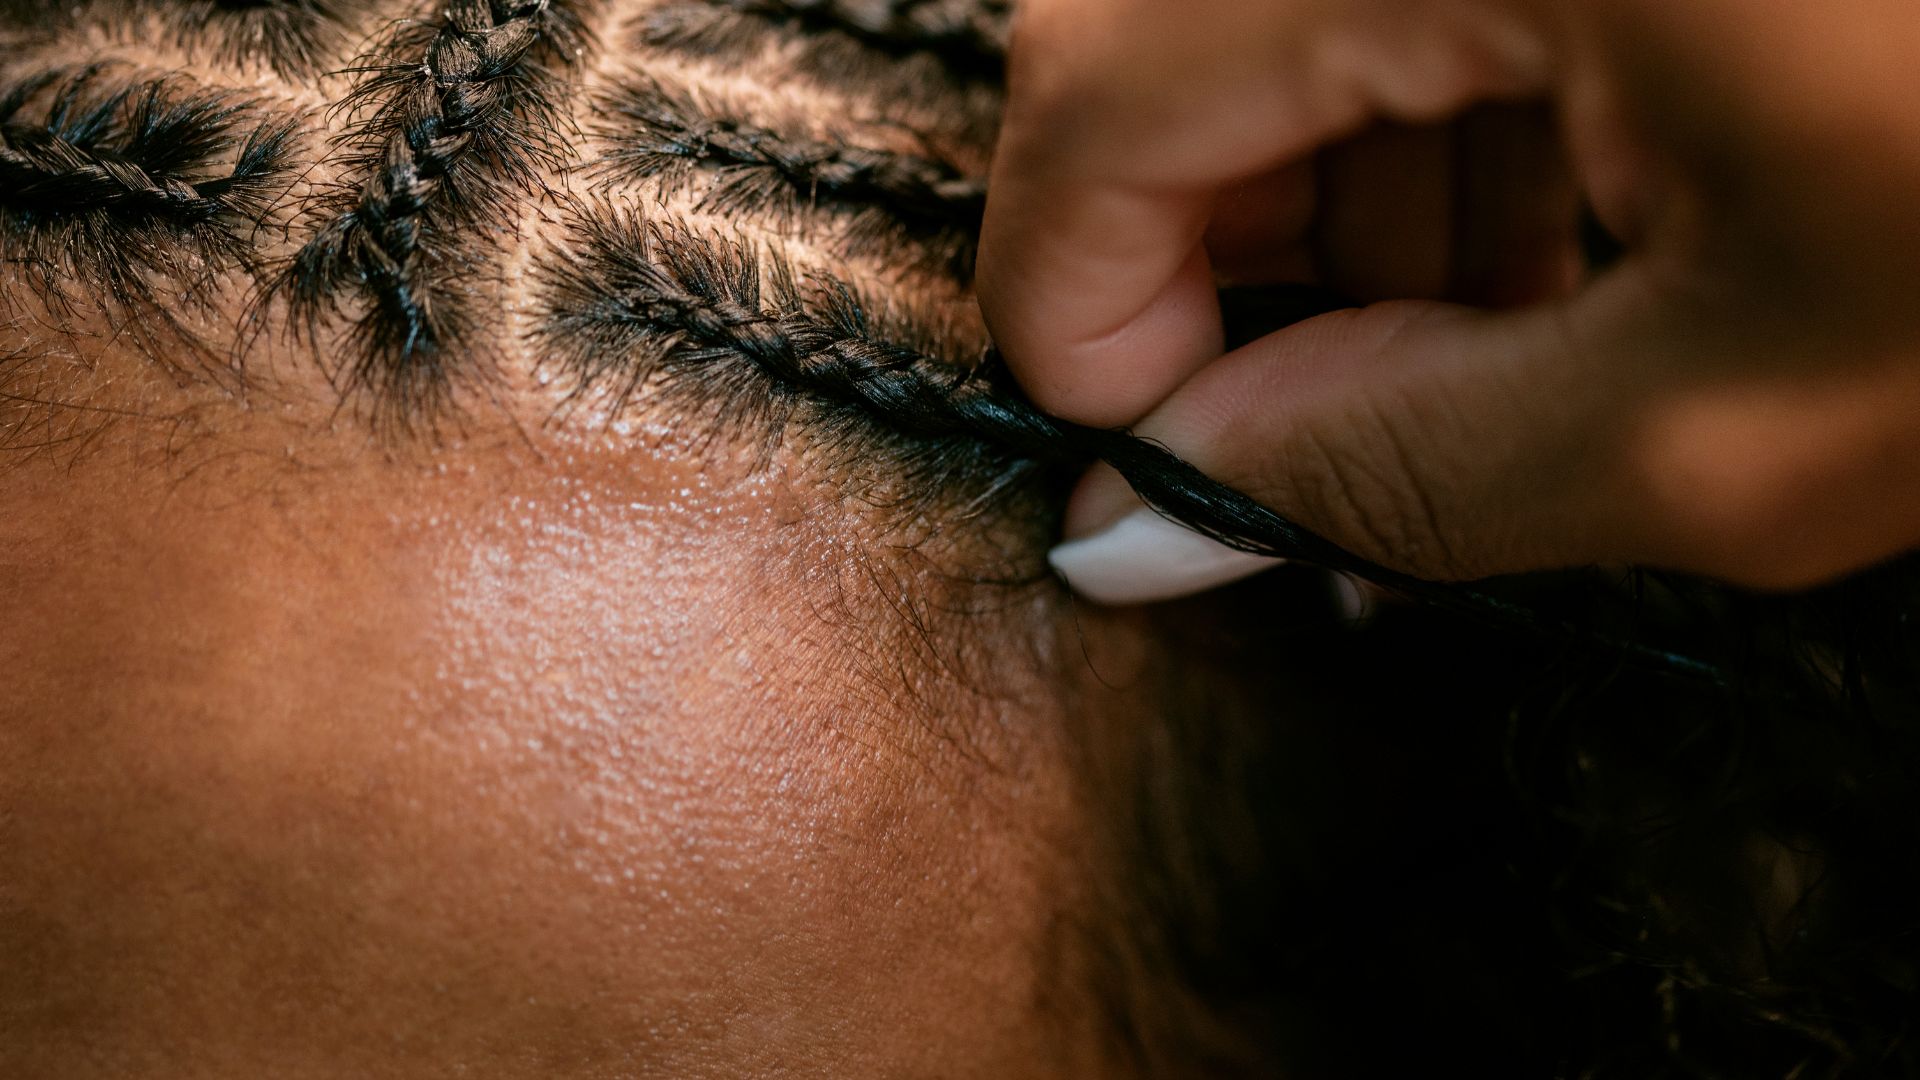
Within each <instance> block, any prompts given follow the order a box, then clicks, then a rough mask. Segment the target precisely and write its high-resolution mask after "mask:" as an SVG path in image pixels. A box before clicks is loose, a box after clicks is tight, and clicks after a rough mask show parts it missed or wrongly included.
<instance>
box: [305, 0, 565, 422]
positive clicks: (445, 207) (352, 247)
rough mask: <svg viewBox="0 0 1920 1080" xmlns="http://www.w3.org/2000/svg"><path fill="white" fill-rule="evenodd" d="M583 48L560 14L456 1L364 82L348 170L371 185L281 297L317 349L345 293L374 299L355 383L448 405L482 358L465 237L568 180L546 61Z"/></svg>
mask: <svg viewBox="0 0 1920 1080" xmlns="http://www.w3.org/2000/svg"><path fill="white" fill-rule="evenodd" d="M582 37H583V32H582V31H581V29H580V27H579V24H578V22H577V20H576V19H575V18H574V17H573V15H572V14H571V12H570V11H568V10H566V9H564V8H563V7H562V6H561V0H454V2H453V3H452V4H451V5H450V6H449V7H448V8H447V10H446V12H445V14H444V17H443V18H441V19H440V20H439V21H438V22H437V23H428V24H423V25H419V26H411V27H406V28H403V29H402V30H401V31H399V32H398V33H397V34H396V35H395V37H394V40H393V41H392V42H391V44H390V46H389V48H388V50H387V52H388V54H389V55H391V56H394V57H396V59H394V60H393V61H391V62H389V63H386V64H382V65H378V66H372V67H367V68H363V69H361V71H362V74H363V75H364V76H365V78H364V79H363V81H362V82H361V84H360V85H359V86H358V87H356V88H355V90H354V92H353V94H352V95H351V96H350V97H349V99H348V102H347V104H348V105H349V106H350V107H351V106H360V105H366V106H371V107H372V108H373V109H374V115H373V119H372V122H371V124H370V125H369V127H368V131H367V133H366V135H365V136H364V137H363V138H362V139H361V140H359V141H358V143H357V144H356V149H355V151H354V152H353V154H352V155H350V157H349V165H350V166H353V167H354V171H357V172H359V173H361V174H363V175H364V177H365V179H364V180H363V182H362V184H361V186H360V188H359V190H358V191H357V192H353V193H351V194H348V195H344V196H342V197H340V198H336V199H333V200H330V201H329V202H328V203H327V204H326V205H325V206H324V207H323V210H325V211H328V212H330V215H331V216H330V219H329V220H327V221H326V222H325V223H324V224H323V225H322V226H321V227H320V229H319V232H318V234H317V235H316V236H315V237H314V238H313V239H312V240H311V241H309V242H308V243H307V244H306V245H305V246H304V247H303V248H302V249H301V250H300V251H299V253H298V254H296V255H295V256H294V258H293V260H292V262H291V263H290V265H289V266H288V267H287V269H286V272H285V274H284V276H283V280H282V282H281V286H282V287H283V288H284V289H285V291H286V293H287V295H288V297H289V299H290V301H291V303H292V306H293V310H294V314H295V317H296V323H304V326H305V330H306V331H307V332H308V333H309V335H311V333H312V330H313V324H314V322H315V320H316V319H317V318H318V317H319V315H320V314H321V313H323V312H325V311H327V310H329V309H331V308H332V307H333V306H334V305H337V304H338V303H339V302H340V300H341V294H342V293H343V292H347V291H353V292H358V293H359V294H360V296H361V299H362V300H363V301H364V302H365V305H366V306H365V309H364V310H363V312H362V313H361V315H360V317H359V319H358V321H357V323H356V325H355V327H354V330H355V334H356V337H357V339H358V340H357V342H356V344H357V345H358V349H357V353H358V355H357V358H356V359H355V360H354V361H353V362H352V366H351V368H350V370H349V372H348V377H349V381H350V382H352V383H356V384H361V385H369V386H371V387H372V388H374V389H375V390H376V391H379V392H381V393H380V396H381V397H382V398H383V399H385V400H386V401H387V402H388V403H389V404H390V405H393V406H398V405H400V404H401V403H404V402H407V401H413V400H418V399H419V398H420V397H421V396H422V395H426V396H429V397H431V396H434V395H438V394H441V393H444V392H445V384H446V379H447V376H448V374H449V369H448V367H447V366H446V364H445V361H444V357H443V354H444V353H445V352H446V351H447V349H448V348H449V347H451V346H455V345H468V346H471V345H474V344H477V342H476V341H474V340H473V338H472V335H471V334H469V332H468V329H469V328H468V325H467V322H468V320H469V319H470V318H471V317H472V310H471V309H472V306H473V305H472V304H471V302H470V301H469V299H468V298H469V296H470V294H471V292H472V290H473V285H472V281H473V278H474V275H475V271H476V270H477V269H478V267H479V265H480V263H479V260H478V259H477V258H475V257H474V256H473V254H472V252H471V251H469V250H467V249H466V248H465V247H464V246H463V245H462V244H461V242H460V238H459V237H456V236H454V235H452V233H453V230H454V229H456V228H458V227H460V226H463V225H467V226H470V225H472V224H474V223H476V222H477V221H478V219H479V218H480V216H481V214H482V212H483V211H485V210H487V209H489V208H495V209H497V208H498V207H499V206H500V204H501V203H502V202H504V201H505V198H506V192H507V190H508V189H510V188H521V189H528V188H532V187H535V186H537V185H538V184H539V182H540V181H539V177H540V175H541V173H542V172H543V171H548V170H552V169H555V168H557V167H558V164H559V159H560V154H559V152H558V150H557V148H556V147H555V146H554V144H553V141H552V139H553V136H552V134H551V133H552V132H554V131H556V130H557V129H558V124H557V116H556V113H555V105H554V102H553V98H552V96H551V88H550V86H549V83H550V81H551V79H550V76H549V75H548V74H547V72H546V71H545V70H544V69H543V68H542V67H541V66H540V62H541V60H542V59H545V58H552V59H556V60H561V61H565V60H568V59H570V58H571V57H572V56H573V55H574V54H575V52H576V50H577V46H578V45H579V44H580V42H581V39H582ZM399 57H418V59H417V60H408V61H403V60H400V59H398V58H399ZM456 282H464V284H456Z"/></svg>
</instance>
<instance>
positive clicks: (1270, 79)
mask: <svg viewBox="0 0 1920 1080" xmlns="http://www.w3.org/2000/svg"><path fill="white" fill-rule="evenodd" d="M1495 6H1497V5H1494V4H1492V3H1491V0H1489V3H1488V4H1487V5H1486V6H1485V7H1484V8H1483V7H1482V6H1479V5H1458V4H1420V5H1415V6H1412V7H1405V6H1402V5H1392V8H1393V10H1392V11H1391V12H1389V11H1386V10H1385V8H1384V7H1383V6H1379V5H1359V6H1348V5H1333V6H1329V5H1318V4H1305V3H1299V2H1275V3H1262V4H1249V3H1244V2H1238V0H1196V2H1194V3H1183V4H1177V5H1176V4H1167V3H1164V2H1159V0H1034V2H1033V3H1030V4H1029V5H1027V6H1026V7H1025V8H1024V9H1023V12H1022V15H1021V17H1020V23H1019V26H1018V27H1017V29H1016V34H1015V46H1014V52H1013V58H1012V67H1011V72H1010V96H1009V102H1008V109H1007V119H1006V125H1005V127H1004V129H1003V132H1002V137H1001V142H1000V146H999V148H998V150H997V152H996V154H995V161H994V166H993V176H992V185H991V187H990V191H991V195H990V198H989V200H988V206H987V214H986V220H985V223H984V226H983V235H982V240H981V250H980V265H979V269H980V274H979V289H980V298H981V303H982V306H983V309H984V310H985V311H986V314H987V318H988V321H989V324H990V326H991V327H992V329H993V331H994V334H995V337H996V339H997V340H998V341H999V342H1000V344H1001V346H1002V349H1003V350H1004V351H1005V352H1006V354H1007V356H1008V359H1009V361H1010V362H1011V363H1012V365H1013V367H1014V369H1015V372H1016V374H1018V375H1019V376H1020V377H1021V378H1022V381H1023V382H1024V383H1026V384H1027V386H1028V389H1029V391H1030V392H1031V393H1032V394H1033V395H1034V396H1035V397H1036V399H1037V400H1038V401H1039V402H1040V403H1041V404H1042V405H1044V406H1046V407H1048V408H1050V409H1052V410H1054V411H1056V412H1059V413H1061V414H1063V415H1066V416H1068V417H1071V418H1074V419H1078V420H1081V421H1083V422H1088V423H1100V424H1111V423H1119V422H1125V421H1127V420H1129V419H1132V418H1133V417H1135V416H1138V415H1139V414H1140V413H1142V412H1144V411H1145V410H1146V409H1147V408H1149V407H1150V406H1151V405H1152V404H1153V402H1154V401H1156V400H1158V399H1159V397H1161V396H1162V395H1164V394H1165V393H1166V392H1168V391H1169V390H1171V389H1172V387H1174V386H1176V385H1178V384H1179V383H1180V382H1181V381H1182V380H1183V379H1184V378H1185V377H1186V376H1187V375H1189V374H1190V373H1191V372H1193V371H1194V370H1196V369H1197V368H1198V367H1199V366H1200V365H1202V364H1204V363H1206V362H1207V361H1208V360H1210V359H1211V358H1212V356H1213V355H1214V354H1215V353H1217V350H1218V348H1219V344H1218V342H1219V332H1218V320H1217V313H1216V312H1215V311H1214V309H1213V307H1212V305H1211V303H1210V299H1209V297H1208V295H1207V293H1208V289H1209V287H1210V285H1211V280H1210V266H1209V264H1208V262H1207V259H1206V255H1205V252H1204V248H1203V245H1202V239H1203V235H1204V233H1205V229H1206V224H1207V221H1208V220H1209V218H1210V216H1211V213H1212V209H1213V205H1214V201H1215V196H1216V195H1217V194H1218V192H1219V191H1220V190H1221V189H1222V188H1223V187H1225V186H1227V185H1230V184H1232V183H1235V182H1236V181H1239V180H1243V179H1245V178H1247V177H1251V176H1255V175H1258V174H1260V173H1262V172H1265V171H1269V170H1271V169H1273V168H1275V167H1277V166H1279V165H1281V164H1284V163H1285V162H1288V161H1292V160H1299V159H1303V158H1305V157H1306V156H1307V155H1308V154H1309V153H1310V152H1311V151H1312V150H1313V149H1315V148H1316V147H1318V146H1319V145H1322V144H1324V143H1326V142H1328V141H1331V140H1333V139H1335V138H1337V137H1339V136H1341V135H1343V134H1345V133H1346V132H1349V131H1351V130H1354V129H1356V128H1357V127H1358V126H1360V125H1361V124H1362V123H1363V122H1365V121H1366V120H1367V119H1369V118H1370V117H1374V116H1378V115H1387V116H1408V117H1420V118H1424V117H1433V116H1440V115H1444V114H1446V113H1448V112H1450V111H1452V110H1454V109H1457V108H1458V107H1459V106H1460V105H1461V104H1462V103H1463V102H1465V101H1469V100H1473V99H1475V98H1477V97H1480V96H1485V95H1487V94H1490V93H1510V92H1513V91H1514V89H1515V88H1516V87H1517V86H1522V85H1533V84H1534V83H1537V81H1538V77H1539V72H1540V70H1542V69H1543V66H1544V65H1543V64H1541V63H1540V57H1539V56H1538V55H1535V54H1534V53H1531V52H1528V47H1530V46H1531V44H1532V43H1531V42H1530V41H1529V42H1526V43H1525V45H1524V46H1521V47H1516V46H1515V41H1516V40H1517V39H1516V36H1515V35H1514V34H1513V33H1510V32H1509V31H1511V30H1512V26H1511V25H1510V23H1509V22H1501V21H1499V20H1497V19H1495V20H1489V19H1488V18H1484V17H1482V16H1483V15H1484V14H1485V12H1486V11H1488V10H1492V9H1493V8H1494V7H1495ZM1463 13H1467V14H1463ZM1469 15H1471V17H1469Z"/></svg>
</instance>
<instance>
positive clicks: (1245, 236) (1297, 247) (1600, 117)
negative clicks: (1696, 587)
mask: <svg viewBox="0 0 1920 1080" xmlns="http://www.w3.org/2000/svg"><path fill="white" fill-rule="evenodd" d="M1916 56H1920V20H1916V19H1915V18H1914V16H1913V11H1912V8H1911V6H1910V5H1908V4H1904V3H1900V2H1898V0H1848V2H1845V3H1839V4H1820V5H1791V4H1760V5H1756V4H1751V3H1740V2H1735V0H1689V2H1686V3H1653V2H1632V3H1617V2H1612V0H1601V2H1594V3H1545V2H1536V0H1430V2H1429V0H1422V2H1419V3H1383V2H1382V3H1376V2H1355V3H1335V4H1321V3H1311V2H1306V0H1282V2H1265V0H1261V2H1253V0H1204V2H1201V3H1197V4H1195V3H1182V4H1166V3H1158V2H1155V0H1031V2H1029V3H1026V4H1025V5H1024V6H1023V9H1022V12H1021V15H1020V18H1019V22H1018V25H1017V27H1016V32H1015V45H1014V49H1013V61H1012V75H1011V98H1010V104H1009V111H1008V122H1007V126H1006V129H1005V131H1004V134H1003V137H1002V142H1001V146H1000V151H999V154H998V156H997V158H996V162H995V168H994V182H993V186H992V198H991V200H990V202H989V205H988V209H987V220H986V232H985V237H984V239H983V242H982V250H981V266H980V289H981V295H982V302H983V306H984V307H985V309H986V311H987V314H988V318H989V322H990V323H991V325H992V326H993V328H994V331H995V333H996V336H997V337H998V339H999V340H1000V342H1001V344H1002V345H1003V346H1004V347H1005V350H1006V352H1007V354H1008V356H1009V358H1010V360H1011V361H1012V362H1013V363H1014V365H1015V367H1016V368H1017V369H1018V371H1019V373H1020V374H1021V376H1022V378H1023V380H1024V382H1025V384H1026V385H1027V387H1028V389H1029V390H1030V391H1031V392H1032V393H1033V394H1034V396H1035V397H1036V398H1037V399H1038V400H1039V401H1040V402H1041V403H1042V404H1044V405H1046V406H1048V407H1049V408H1052V409H1054V410H1056V411H1058V412H1060V413H1062V414H1064V415H1067V416H1070V417H1073V418H1076V419H1080V420H1084V421H1088V422H1093V423H1101V424H1123V423H1124V424H1135V425H1137V427H1138V429H1139V430H1140V431H1141V432H1142V433H1144V434H1148V435H1151V436H1153V437H1155V438H1158V439H1161V440H1163V441H1165V442H1166V443H1167V444H1168V445H1169V446H1171V447H1172V448H1173V449H1175V450H1176V451H1179V452H1180V453H1182V454H1183V455H1185V456H1186V457H1188V458H1189V459H1190V460H1192V461H1194V462H1195V463H1197V464H1199V465H1201V466H1203V467H1205V468H1207V469H1208V470H1210V471H1211V472H1213V473H1214V474H1216V475H1217V476H1219V477H1221V478H1223V479H1225V480H1228V481H1231V482H1233V483H1235V484H1236V485H1238V486H1240V487H1242V488H1244V489H1245V490H1247V491H1248V492H1250V493H1251V494H1253V495H1255V496H1256V497H1258V498H1260V499H1262V500H1263V501H1264V502H1266V503H1267V504H1269V505H1271V506H1273V507H1275V508H1278V509H1280V510H1283V511H1285V512H1287V513H1289V514H1292V515H1295V516H1297V517H1298V518H1300V519H1301V520H1302V521H1303V522H1304V523H1305V524H1307V525H1309V526H1311V527H1314V528H1316V529H1318V530H1320V531H1322V532H1324V533H1325V534H1327V535H1329V536H1330V537H1332V538H1333V539H1335V540H1337V541H1340V542H1343V543H1345V544H1347V545H1348V546H1350V547H1352V548H1353V549H1355V550H1357V551H1359V552H1361V553H1363V554H1365V555H1368V556H1371V557H1373V558H1375V559H1377V560H1379V561H1381V562H1383V563H1386V564H1388V565H1391V566H1394V567H1397V568H1401V569H1405V570H1409V571H1412V572H1415V573H1418V574H1424V575H1430V576H1435V577H1474V576H1480V575H1485V574H1492V573H1500V572H1508V571H1521V570H1532V569H1542V568H1548V567H1557V566H1565V565H1569V564H1579V563H1587V562H1618V561H1629V562H1642V563H1651V564H1656V565H1661V566H1666V567H1671V568H1679V569H1684V570H1691V571H1697V572H1701V573H1705V574H1709V575H1714V576H1718V577H1721V578H1725V579H1728V580H1731V581H1735V582H1739V583H1743V584H1749V585H1756V586H1764V587H1792V586H1802V585H1808V584H1811V583H1815V582H1818V581H1822V580H1825V579H1828V578H1830V577H1833V576H1835V575H1838V574H1842V573H1845V572H1847V571H1850V570H1854V569H1857V568H1859V567H1861V566H1863V565H1864V564H1867V563H1869V562H1872V561H1874V560H1877V559H1880V558H1882V557H1885V556H1888V555H1890V554H1893V553H1895V552H1898V551H1902V550H1905V549H1906V548H1908V547H1910V546H1911V545H1912V544H1913V543H1914V541H1915V539H1916V538H1920V498H1916V495H1920V464H1916V463H1920V425H1916V424H1915V423H1914V422H1913V419H1912V418H1913V416H1914V410H1915V408H1916V406H1917V405H1920V374H1916V371H1920V365H1917V364H1916V362H1915V361H1916V360H1920V315H1916V313H1920V306H1917V305H1915V304H1914V303H1913V299H1912V282H1913V281H1914V280H1916V271H1920V244H1917V243H1915V241H1914V238H1915V236H1916V235H1920V199H1917V198H1916V197H1915V195H1914V193H1915V192H1916V191H1920V113H1916V111H1915V109H1914V107H1913V103H1914V102H1915V101H1916V100H1920V76H1917V75H1916V72H1920V66H1917V65H1916V64H1915V63H1914V59H1915V57H1916ZM1582 192H1584V193H1585V194H1586V195H1587V197H1589V198H1590V199H1591V201H1592V204H1593V206H1594V207H1595V209H1596V211H1597V212H1598V214H1599V215H1600V217H1601V219H1602V220H1603V221H1604V222H1605V223H1606V224H1607V225H1608V227H1609V228H1610V229H1611V230H1612V231H1613V232H1614V233H1615V234H1616V235H1618V236H1619V237H1620V238H1621V240H1623V241H1624V243H1625V245H1626V248H1627V255H1626V257H1625V259H1624V260H1623V261H1622V262H1621V263H1620V264H1619V265H1618V266H1617V267H1615V268H1613V269H1612V270H1610V271H1609V272H1607V273H1605V274H1603V275H1601V276H1599V277H1598V278H1596V279H1594V280H1592V281H1583V280H1581V277H1580V275H1579V273H1578V271H1577V269H1576V263H1575V259H1574V244H1573V241H1574V237H1573V232H1572V228H1571V226H1572V223H1573V222H1574V220H1575V208H1576V205H1577V199H1578V198H1579V196H1580V194H1581V193H1582ZM1216 275H1219V276H1224V277H1228V278H1235V279H1239V280H1245V281H1287V280H1296V281H1297V280H1303V279H1307V280H1316V281H1319V282H1322V283H1325V284H1330V285H1333V286H1335V287H1338V288H1340V289H1342V290H1344V291H1346V292H1347V293H1349V294H1350V295H1353V296H1355V297H1356V298H1357V299H1359V300H1362V301H1369V302H1372V306H1369V307H1366V308H1364V309H1362V310H1359V311H1357V312H1352V313H1344V314H1338V315H1334V316H1329V317H1327V318H1325V319H1321V320H1316V321H1313V322H1310V323H1308V324H1305V325H1302V326H1300V327H1297V328H1293V329H1289V330H1285V331H1282V332H1281V333H1279V334H1276V335H1274V336H1272V337H1270V338H1267V339H1265V340H1262V341H1260V342H1257V343H1255V344H1253V345H1250V346H1248V347H1247V348H1244V349H1241V350H1239V351H1238V352H1236V353H1234V354H1232V355H1229V356H1225V357H1223V356H1222V355H1221V353H1222V348H1221V341H1220V332H1219V320H1218V314H1217V311H1216V309H1215V306H1214V301H1213V291H1212V287H1213V283H1214V280H1215V276H1216ZM1130 505H1132V504H1130V502H1129V496H1128V495H1127V493H1126V492H1125V490H1124V485H1122V484H1120V483H1119V482H1118V481H1117V479H1116V478H1115V477H1113V476H1112V475H1111V474H1108V473H1099V474H1096V475H1095V476H1094V477H1093V478H1091V479H1090V480H1089V481H1088V484H1087V486H1086V487H1085V488H1084V489H1083V491H1082V492H1081V495H1080V497H1079V500H1078V505H1077V508H1076V512H1075V521H1074V523H1073V525H1072V530H1073V531H1077V532H1087V531H1092V530H1095V529H1097V528H1098V527H1099V526H1101V525H1102V524H1103V523H1105V522H1106V521H1109V520H1111V519H1113V518H1114V517H1116V516H1118V515H1120V514H1123V513H1125V512H1126V510H1127V509H1128V508H1129V506H1130Z"/></svg>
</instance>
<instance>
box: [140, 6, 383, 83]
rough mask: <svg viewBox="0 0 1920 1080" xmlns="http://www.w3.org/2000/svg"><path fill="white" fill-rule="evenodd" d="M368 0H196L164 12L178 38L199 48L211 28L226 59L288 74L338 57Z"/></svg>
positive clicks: (303, 73) (308, 71)
mask: <svg viewBox="0 0 1920 1080" xmlns="http://www.w3.org/2000/svg"><path fill="white" fill-rule="evenodd" d="M364 6H365V4H364V2H363V0H190V2H188V3H184V4H182V3H177V2H176V3H169V4H165V5H164V8H163V17H164V18H165V19H166V20H167V22H168V23H169V24H170V25H171V26H172V27H173V31H172V37H173V41H174V43H175V44H177V45H179V46H181V47H183V48H187V49H194V48H197V47H199V46H200V45H201V43H202V42H203V41H204V40H205V38H206V37H207V36H208V32H209V31H211V33H212V34H213V36H214V37H215V40H216V42H217V46H216V51H215V55H216V56H217V57H218V58H219V59H220V60H221V61H222V62H223V63H228V64H234V65H236V66H237V65H243V64H246V63H250V62H260V63H264V64H266V65H267V66H268V67H270V68H272V69H273V71H274V73H275V74H278V75H279V76H281V77H282V78H286V79H296V78H307V77H310V76H312V75H313V74H314V73H315V72H317V71H319V70H320V69H321V68H322V67H324V66H326V65H327V64H329V63H331V62H332V57H333V56H334V55H335V54H336V51H337V50H338V49H339V47H340V44H341V42H342V40H343V39H344V38H345V36H346V28H347V24H348V21H349V19H350V18H351V17H352V16H354V15H356V14H358V12H359V9H360V8H362V7H364Z"/></svg>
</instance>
